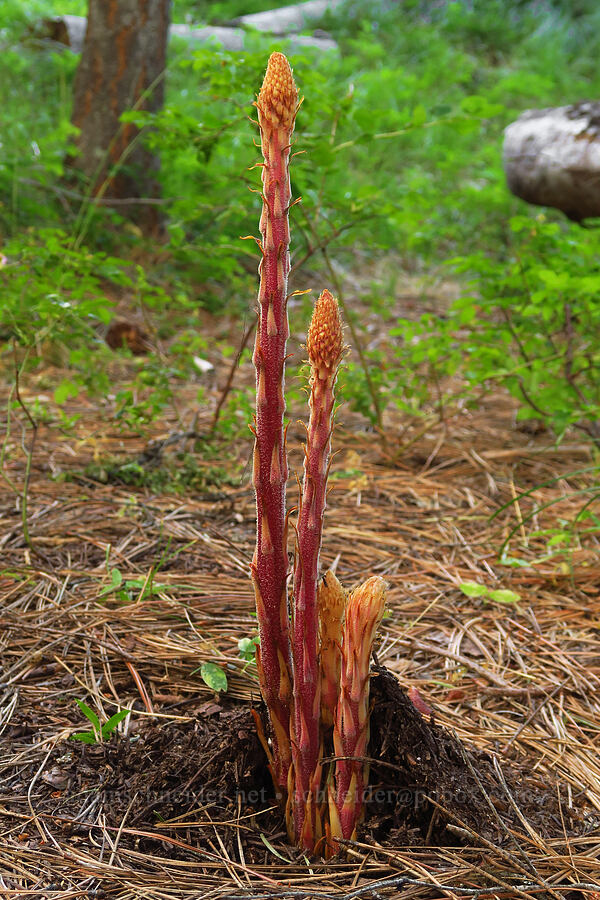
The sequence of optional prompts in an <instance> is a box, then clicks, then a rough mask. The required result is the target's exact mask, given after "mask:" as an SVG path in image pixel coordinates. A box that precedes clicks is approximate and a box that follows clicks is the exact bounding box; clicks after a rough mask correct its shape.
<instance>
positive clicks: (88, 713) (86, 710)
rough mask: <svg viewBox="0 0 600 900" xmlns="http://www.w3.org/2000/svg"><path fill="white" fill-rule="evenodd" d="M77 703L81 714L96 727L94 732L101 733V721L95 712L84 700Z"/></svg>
mask: <svg viewBox="0 0 600 900" xmlns="http://www.w3.org/2000/svg"><path fill="white" fill-rule="evenodd" d="M75 702H76V703H77V706H78V707H79V709H80V710H81V712H82V713H83V714H84V716H85V717H86V719H89V721H90V722H91V723H92V725H93V726H94V730H95V731H98V732H99V731H100V719H99V718H98V716H97V715H96V713H95V712H94V710H93V709H90V707H89V706H88V705H87V703H84V701H83V700H76V701H75Z"/></svg>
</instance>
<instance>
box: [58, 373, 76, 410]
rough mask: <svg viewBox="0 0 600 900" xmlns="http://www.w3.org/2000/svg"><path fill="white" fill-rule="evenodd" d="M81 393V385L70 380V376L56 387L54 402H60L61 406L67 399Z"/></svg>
mask: <svg viewBox="0 0 600 900" xmlns="http://www.w3.org/2000/svg"><path fill="white" fill-rule="evenodd" d="M78 393H79V387H78V385H76V384H75V382H73V381H69V379H68V378H65V380H64V381H61V383H60V384H59V385H58V386H57V387H56V388H55V389H54V402H55V403H58V405H59V406H62V404H63V403H66V402H67V400H70V399H71V398H72V397H76V396H77V394H78Z"/></svg>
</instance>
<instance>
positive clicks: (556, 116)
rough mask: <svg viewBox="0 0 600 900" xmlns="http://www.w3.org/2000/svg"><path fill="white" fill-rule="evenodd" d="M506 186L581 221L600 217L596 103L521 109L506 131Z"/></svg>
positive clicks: (599, 128)
mask: <svg viewBox="0 0 600 900" xmlns="http://www.w3.org/2000/svg"><path fill="white" fill-rule="evenodd" d="M503 164H504V172H505V175H506V180H507V184H508V187H509V189H510V190H511V191H512V193H513V194H515V195H516V196H517V197H520V198H521V199H522V200H526V201H527V202H528V203H532V204H534V205H536V206H552V207H554V208H555V209H560V210H561V211H562V212H563V213H564V214H565V215H566V216H568V218H569V219H572V220H573V221H575V222H582V221H583V220H584V219H588V218H595V217H597V216H600V103H599V102H587V101H586V102H581V103H575V104H573V105H571V106H560V107H556V108H553V109H533V110H528V111H527V112H524V113H523V114H522V115H521V116H519V118H518V119H517V120H516V122H513V123H512V124H511V125H509V126H508V128H507V129H506V130H505V132H504V148H503Z"/></svg>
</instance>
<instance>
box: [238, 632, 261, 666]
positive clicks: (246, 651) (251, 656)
mask: <svg viewBox="0 0 600 900" xmlns="http://www.w3.org/2000/svg"><path fill="white" fill-rule="evenodd" d="M258 643H259V642H258V635H256V636H255V637H251V638H249V637H243V638H240V639H239V641H238V642H237V645H238V650H239V651H240V656H241V657H242V659H245V660H246V662H254V660H255V659H256V648H257V647H258Z"/></svg>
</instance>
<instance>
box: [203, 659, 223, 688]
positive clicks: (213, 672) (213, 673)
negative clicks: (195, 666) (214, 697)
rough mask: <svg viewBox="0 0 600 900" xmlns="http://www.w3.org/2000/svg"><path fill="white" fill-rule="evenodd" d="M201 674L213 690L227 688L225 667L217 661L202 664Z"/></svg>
mask: <svg viewBox="0 0 600 900" xmlns="http://www.w3.org/2000/svg"><path fill="white" fill-rule="evenodd" d="M200 676H201V678H202V681H203V682H204V683H205V684H207V685H208V686H209V688H211V689H212V690H213V691H226V690H227V675H226V674H225V672H224V671H223V669H222V668H221V667H220V666H217V665H216V664H215V663H210V662H206V663H202V665H201V666H200Z"/></svg>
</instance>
